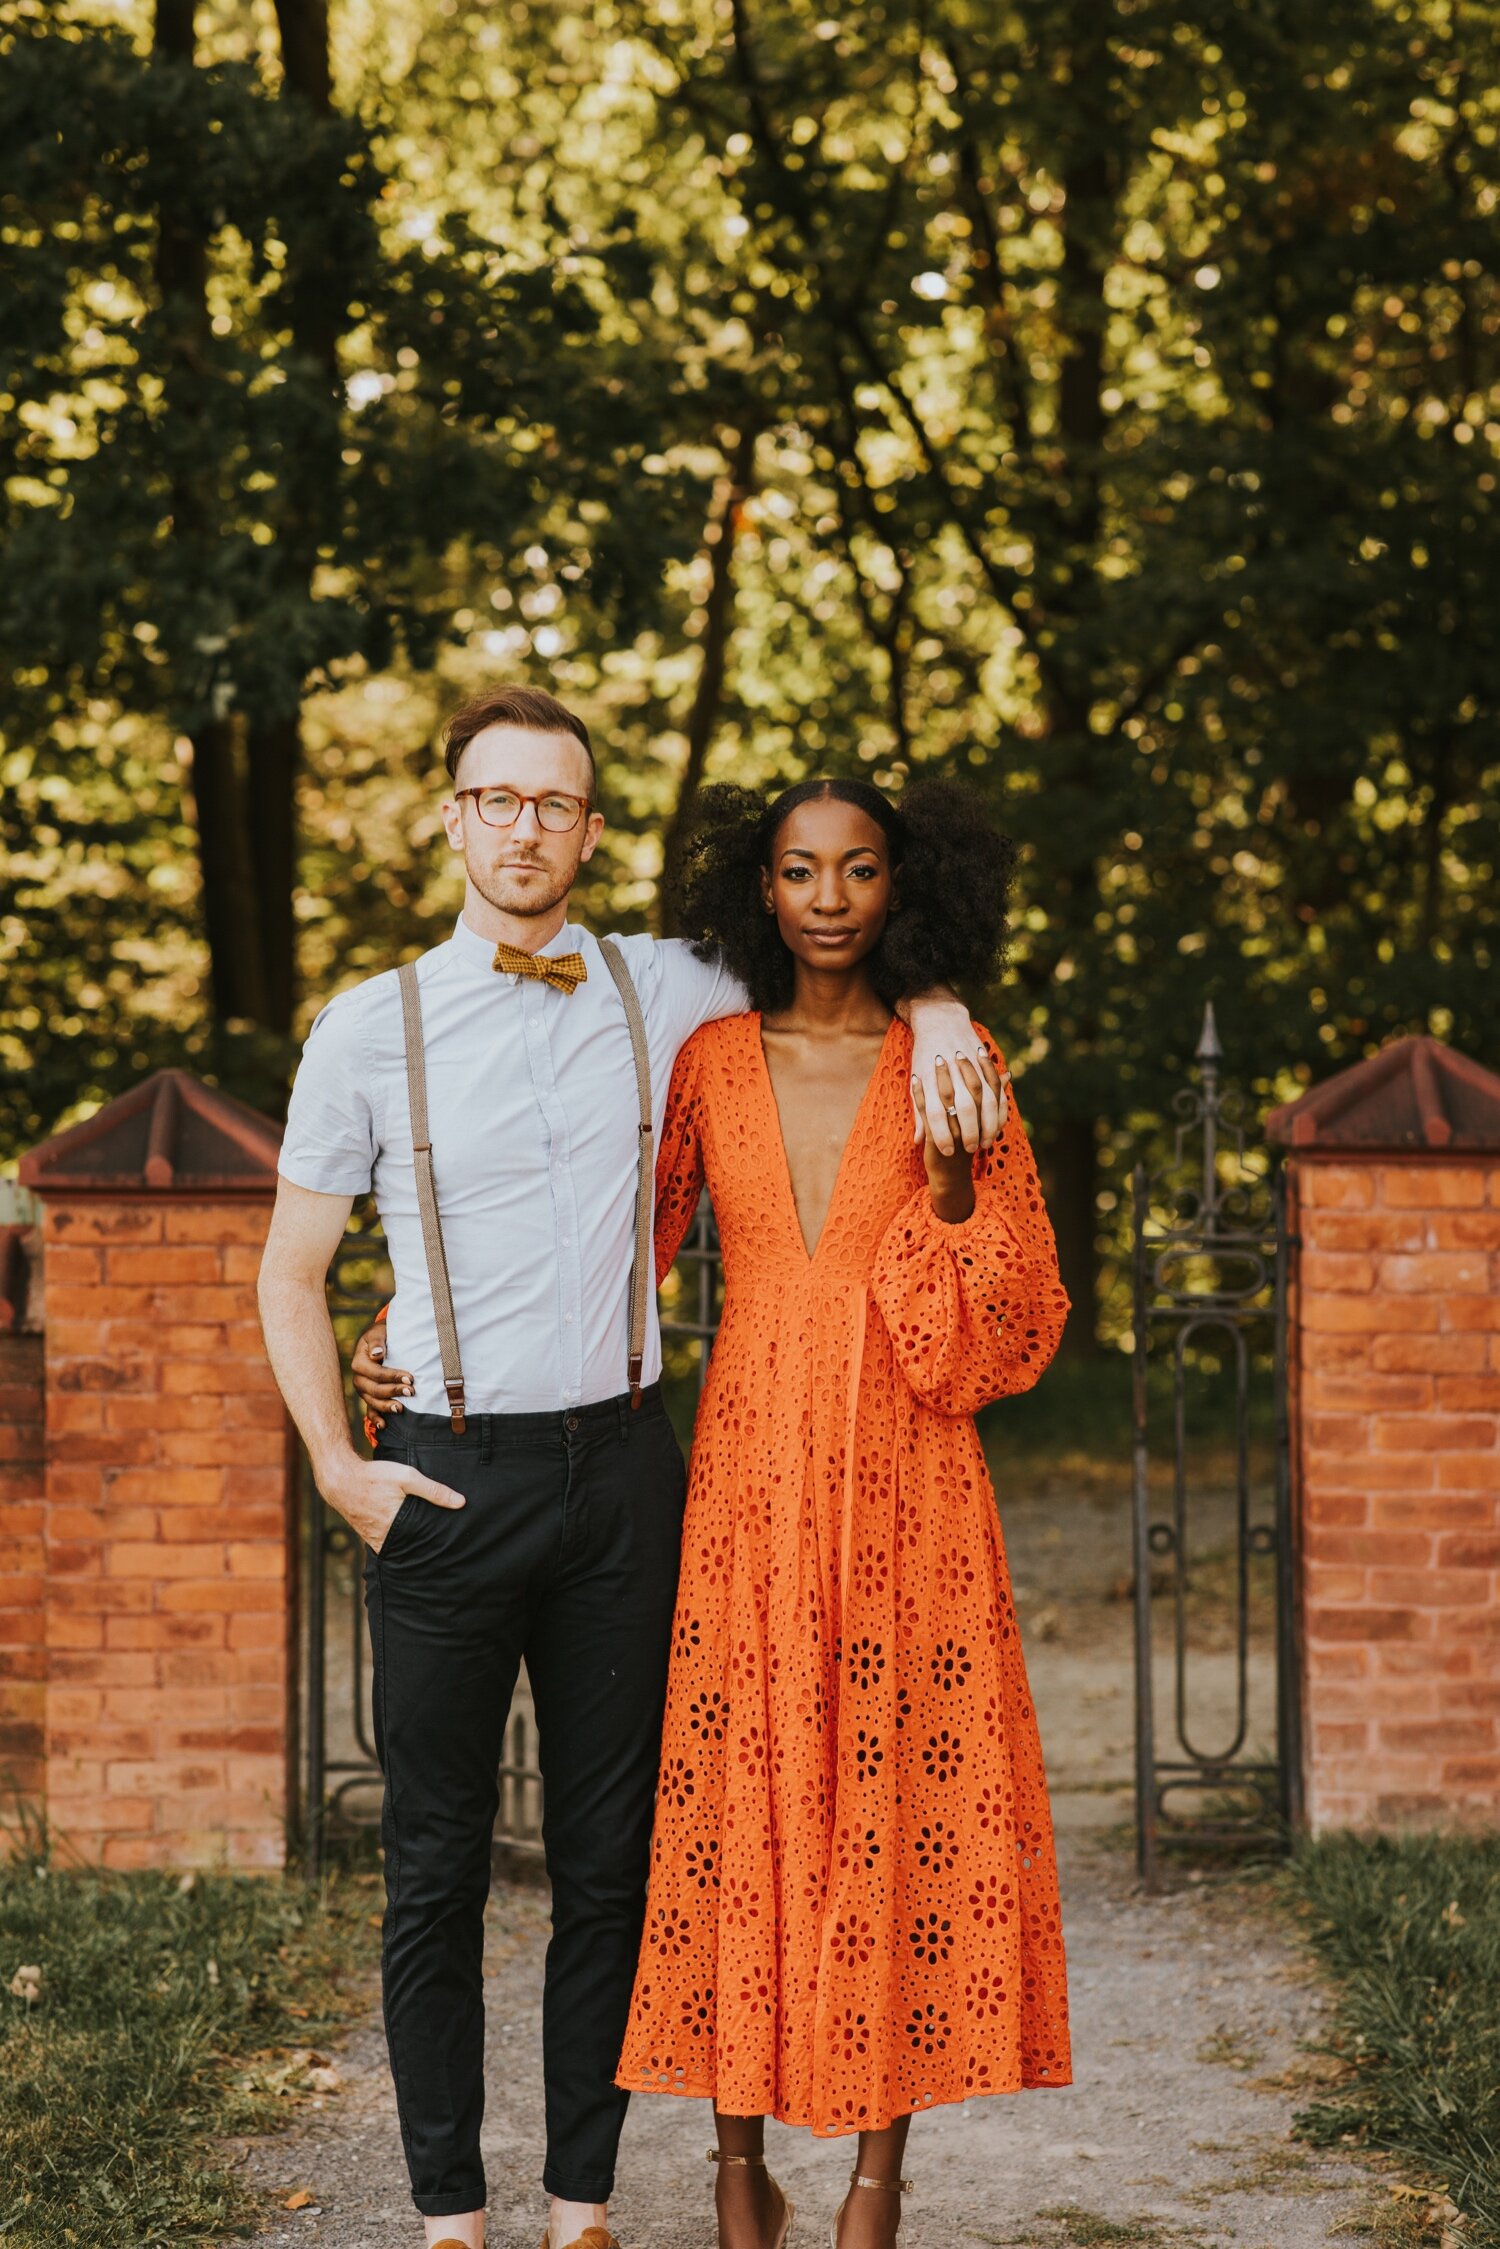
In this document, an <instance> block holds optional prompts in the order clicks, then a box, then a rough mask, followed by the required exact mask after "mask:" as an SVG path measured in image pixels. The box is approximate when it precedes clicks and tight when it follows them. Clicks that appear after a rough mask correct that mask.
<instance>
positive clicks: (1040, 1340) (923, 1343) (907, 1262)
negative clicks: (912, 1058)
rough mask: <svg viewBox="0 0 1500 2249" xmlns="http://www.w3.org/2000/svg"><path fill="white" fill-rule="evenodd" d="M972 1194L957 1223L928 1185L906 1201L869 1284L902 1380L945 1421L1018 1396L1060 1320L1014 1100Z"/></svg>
mask: <svg viewBox="0 0 1500 2249" xmlns="http://www.w3.org/2000/svg"><path fill="white" fill-rule="evenodd" d="M985 1043H986V1046H987V1047H989V1044H990V1042H989V1041H988V1040H986V1042H985ZM990 1052H991V1055H992V1059H993V1060H994V1063H995V1066H996V1068H997V1069H998V1070H999V1071H1000V1072H1002V1073H1003V1072H1004V1068H1005V1065H1004V1062H1003V1060H1002V1059H1001V1058H1000V1056H999V1054H998V1052H997V1051H996V1050H995V1049H993V1047H990ZM973 1195H974V1204H973V1209H972V1211H971V1213H970V1215H969V1216H968V1217H967V1218H964V1219H962V1220H960V1221H959V1222H958V1223H953V1222H951V1221H948V1220H945V1219H944V1218H943V1217H941V1216H940V1215H939V1213H938V1210H937V1209H936V1208H934V1195H933V1190H932V1187H931V1186H930V1185H929V1186H928V1187H926V1188H924V1189H923V1190H922V1191H921V1193H919V1194H917V1195H915V1196H913V1198H912V1200H911V1201H910V1202H909V1203H908V1204H907V1206H906V1208H905V1209H904V1210H903V1211H901V1212H900V1213H899V1214H898V1215H897V1217H896V1218H895V1219H894V1220H893V1221H892V1223H891V1225H890V1227H889V1229H888V1230H887V1233H886V1236H885V1239H884V1241H883V1242H882V1243H881V1245H880V1248H879V1251H878V1252H877V1254H876V1259H875V1269H874V1272H873V1274H872V1276H871V1282H870V1289H871V1294H872V1296H873V1297H874V1300H875V1303H876V1305H877V1306H878V1308H879V1310H880V1313H881V1316H882V1317H883V1319H884V1321H885V1324H886V1328H887V1331H888V1333H889V1335H890V1338H891V1346H892V1349H893V1350H894V1352H895V1355H896V1360H897V1363H898V1365H899V1366H900V1368H901V1371H902V1373H903V1374H904V1376H905V1377H906V1380H907V1381H908V1382H909V1383H910V1385H911V1387H912V1389H913V1390H914V1391H916V1393H917V1395H918V1396H919V1397H920V1398H922V1399H924V1400H925V1401H926V1403H927V1404H929V1405H931V1406H934V1407H936V1408H937V1410H938V1411H939V1412H940V1413H948V1414H955V1415H957V1414H972V1413H977V1412H978V1410H979V1408H980V1407H981V1406H983V1405H987V1404H988V1403H989V1401H990V1400H991V1399H992V1398H1001V1397H1008V1396H1012V1395H1014V1394H1015V1393H1016V1392H1018V1391H1021V1390H1029V1389H1030V1388H1031V1386H1032V1384H1033V1383H1034V1382H1035V1381H1036V1380H1037V1378H1038V1376H1039V1375H1040V1374H1041V1373H1042V1371H1043V1370H1044V1368H1045V1367H1046V1366H1047V1365H1048V1364H1049V1362H1050V1361H1051V1359H1052V1356H1053V1354H1054V1353H1055V1351H1056V1349H1057V1346H1058V1343H1059V1341H1060V1339H1061V1336H1062V1331H1063V1322H1064V1320H1065V1319H1066V1317H1067V1312H1068V1299H1067V1296H1066V1293H1065V1292H1064V1289H1063V1286H1062V1282H1061V1280H1060V1278H1059V1276H1058V1270H1057V1249H1056V1245H1055V1243H1054V1241H1053V1238H1052V1227H1051V1225H1050V1223H1049V1221H1048V1218H1047V1212H1046V1208H1045V1206H1044V1204H1043V1202H1042V1192H1041V1187H1040V1184H1039V1182H1038V1180H1037V1175H1036V1165H1035V1163H1034V1161H1033V1159H1032V1154H1031V1144H1030V1142H1029V1141H1028V1140H1027V1138H1026V1134H1025V1131H1024V1130H1023V1128H1022V1125H1021V1120H1020V1117H1019V1115H1018V1113H1017V1111H1016V1107H1015V1103H1014V1101H1012V1102H1011V1103H1010V1104H1009V1108H1008V1113H1007V1116H1006V1121H1005V1124H1004V1126H1003V1127H1002V1129H1001V1133H1000V1138H999V1139H998V1141H997V1142H996V1143H995V1146H994V1147H993V1148H991V1149H989V1150H988V1151H987V1152H986V1153H985V1154H984V1155H983V1156H981V1157H980V1158H979V1159H978V1161H977V1162H976V1163H975V1164H974V1167H973Z"/></svg>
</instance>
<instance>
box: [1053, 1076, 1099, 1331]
mask: <svg viewBox="0 0 1500 2249" xmlns="http://www.w3.org/2000/svg"><path fill="white" fill-rule="evenodd" d="M1040 1153H1041V1168H1042V1173H1043V1177H1044V1180H1045V1184H1046V1191H1047V1208H1048V1211H1049V1213H1050V1215H1051V1219H1052V1228H1053V1232H1054V1233H1055V1234H1056V1236H1057V1262H1058V1266H1059V1268H1060V1270H1061V1273H1062V1282H1063V1287H1064V1288H1065V1289H1066V1290H1067V1292H1068V1295H1069V1297H1070V1298H1071V1300H1072V1305H1073V1309H1072V1311H1071V1312H1070V1314H1069V1315H1068V1324H1067V1326H1066V1328H1065V1329H1064V1330H1063V1339H1062V1356H1063V1357H1065V1358H1069V1359H1089V1358H1094V1357H1096V1356H1097V1354H1098V1351H1099V1338H1098V1332H1097V1328H1096V1324H1095V1323H1096V1319H1097V1314H1096V1310H1095V1305H1096V1299H1097V1294H1098V1268H1099V1260H1098V1255H1097V1252H1096V1250H1095V1246H1094V1242H1095V1230H1096V1227H1097V1225H1098V1219H1097V1216H1096V1212H1097V1207H1098V1206H1097V1201H1096V1198H1097V1195H1098V1191H1099V1145H1098V1136H1097V1131H1096V1128H1095V1124H1094V1120H1093V1118H1092V1117H1063V1118H1061V1119H1059V1121H1058V1122H1057V1123H1056V1124H1055V1125H1054V1126H1053V1127H1052V1129H1051V1131H1050V1132H1048V1134H1047V1135H1046V1138H1045V1140H1044V1141H1043V1143H1042V1147H1041V1152H1040Z"/></svg>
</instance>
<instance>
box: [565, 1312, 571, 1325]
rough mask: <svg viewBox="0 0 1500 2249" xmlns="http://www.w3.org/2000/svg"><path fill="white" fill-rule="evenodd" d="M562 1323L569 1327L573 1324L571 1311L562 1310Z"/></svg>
mask: <svg viewBox="0 0 1500 2249" xmlns="http://www.w3.org/2000/svg"><path fill="white" fill-rule="evenodd" d="M563 1325H564V1326H565V1327H571V1326H572V1325H573V1315H572V1313H571V1312H564V1314H563Z"/></svg>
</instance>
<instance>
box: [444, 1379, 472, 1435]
mask: <svg viewBox="0 0 1500 2249" xmlns="http://www.w3.org/2000/svg"><path fill="white" fill-rule="evenodd" d="M443 1388H444V1389H445V1390H446V1391H447V1393H448V1419H449V1422H450V1423H451V1424H452V1428H453V1434H454V1436H455V1437H461V1436H462V1435H463V1433H464V1431H465V1429H466V1428H467V1427H468V1422H467V1421H466V1420H465V1418H464V1386H463V1384H462V1382H445V1383H444V1384H443Z"/></svg>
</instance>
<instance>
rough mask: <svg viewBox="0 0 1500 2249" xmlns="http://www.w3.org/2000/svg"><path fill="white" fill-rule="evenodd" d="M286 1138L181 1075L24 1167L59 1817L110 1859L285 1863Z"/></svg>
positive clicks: (155, 1084)
mask: <svg viewBox="0 0 1500 2249" xmlns="http://www.w3.org/2000/svg"><path fill="white" fill-rule="evenodd" d="M278 1139H279V1136H278V1134H277V1132H276V1129H275V1128H274V1127H273V1126H272V1125H270V1124H269V1123H268V1122H267V1121H266V1119H264V1118H263V1117H259V1116H257V1115H256V1114H255V1112H254V1111H253V1110H250V1109H246V1108H244V1107H243V1106H242V1104H240V1103H239V1102H235V1101H230V1100H229V1099H228V1098H227V1097H226V1096H225V1095H223V1094H219V1093H214V1092H210V1091H209V1090H208V1089H207V1088H205V1087H202V1086H200V1085H199V1084H198V1083H197V1081H196V1080H194V1079H192V1078H189V1077H187V1076H186V1075H185V1074H183V1073H181V1072H177V1071H167V1072H162V1073H161V1074H160V1075H159V1076H158V1077H156V1078H153V1079H152V1080H150V1081H149V1082H148V1083H147V1084H146V1085H143V1086H142V1087H140V1088H139V1089H138V1090H137V1091H136V1092H134V1093H131V1094H128V1095H126V1096H124V1097H123V1098H122V1099H121V1100H120V1101H117V1102H114V1103H112V1104H111V1105H110V1106H109V1107H108V1108H106V1109H104V1110H101V1111H100V1112H99V1114H98V1115H97V1116H94V1117H92V1118H90V1119H89V1120H88V1122H87V1123H86V1124H84V1125H81V1126H78V1127H75V1128H74V1130H73V1131H71V1132H68V1133H64V1134H62V1135H60V1136H59V1138H57V1139H55V1140H52V1141H49V1142H48V1143H47V1144H46V1145H45V1146H44V1147H42V1148H39V1149H37V1150H35V1151H34V1152H33V1154H32V1155H31V1156H29V1157H28V1158H27V1159H26V1160H25V1162H24V1163H23V1165H22V1177H23V1179H24V1180H25V1181H26V1182H27V1183H28V1184H29V1185H30V1186H31V1187H33V1188H34V1189H35V1191H36V1192H37V1193H38V1194H39V1196H40V1197H41V1201H42V1243H43V1272H44V1283H45V1326H44V1342H45V1369H46V1400H47V1414H46V1491H45V1499H46V1511H45V1553H44V1566H45V1580H46V1586H45V1611H46V1633H45V1649H46V1740H45V1756H46V1785H45V1806H46V1812H47V1818H48V1821H49V1824H50V1826H51V1827H52V1829H53V1831H54V1833H55V1834H56V1835H57V1836H58V1837H59V1838H60V1839H61V1840H63V1841H64V1842H65V1843H67V1844H68V1845H70V1846H71V1847H72V1848H73V1849H74V1850H76V1851H77V1852H78V1853H80V1854H81V1855H82V1856H83V1857H84V1858H86V1859H89V1860H92V1861H100V1862H102V1863H103V1864H105V1865H106V1866H194V1865H225V1866H231V1867H276V1866H280V1865H281V1864H282V1862H283V1859H284V1856H285V1841H286V1828H287V1819H288V1810H289V1791H290V1783H291V1771H292V1753H293V1738H294V1733H295V1724H294V1708H295V1699H294V1695H293V1692H292V1679H293V1669H294V1657H295V1648H294V1643H293V1632H292V1598H291V1586H292V1576H291V1571H290V1567H289V1564H290V1527H291V1524H292V1522H293V1520H294V1509H293V1507H292V1505H291V1499H292V1484H291V1471H292V1453H291V1448H290V1445H289V1442H288V1433H287V1425H286V1421H285V1417H284V1415H283V1412H282V1408H281V1402H280V1399H279V1397H278V1396H277V1392H276V1387H275V1384H274V1383H273V1381H272V1379H271V1372H270V1368H269V1367H268V1365H267V1363H266V1358H265V1353H264V1349H263V1347H262V1343H261V1336H260V1326H259V1322H258V1320H257V1317H256V1308H255V1276H256V1271H257V1267H258V1265H259V1260H260V1249H261V1245H262V1243H263V1241H264V1238H265V1232H266V1227H267V1224H268V1221H269V1217H270V1209H271V1201H272V1198H273V1196H274V1192H275V1163H276V1153H277V1147H278Z"/></svg>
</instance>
